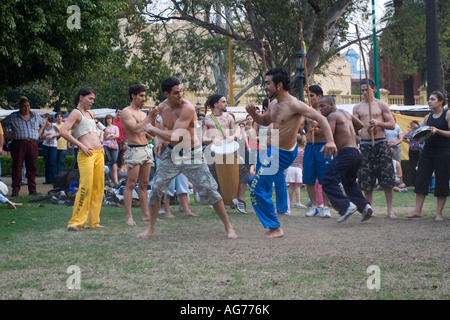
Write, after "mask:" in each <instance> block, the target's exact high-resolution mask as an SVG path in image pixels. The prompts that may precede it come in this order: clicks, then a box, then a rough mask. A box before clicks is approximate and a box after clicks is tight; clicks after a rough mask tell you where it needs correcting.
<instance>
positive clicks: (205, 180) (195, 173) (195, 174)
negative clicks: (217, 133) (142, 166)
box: [150, 144, 222, 205]
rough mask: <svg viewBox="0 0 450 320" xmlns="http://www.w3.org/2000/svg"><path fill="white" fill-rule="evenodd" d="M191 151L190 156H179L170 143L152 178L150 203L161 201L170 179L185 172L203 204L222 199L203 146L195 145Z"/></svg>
mask: <svg viewBox="0 0 450 320" xmlns="http://www.w3.org/2000/svg"><path fill="white" fill-rule="evenodd" d="M183 151H184V150H183ZM190 151H191V155H190V157H188V158H186V157H185V156H184V157H183V156H180V157H177V155H176V153H177V152H176V150H174V147H173V146H172V145H170V144H169V145H168V146H167V148H166V150H165V151H164V152H163V154H162V155H161V157H160V160H161V162H160V164H159V166H158V168H157V169H156V174H155V176H154V178H153V180H152V192H151V195H150V205H153V204H157V203H160V202H161V198H162V197H163V195H164V193H165V192H166V190H167V187H168V186H169V184H170V181H171V180H172V179H173V178H175V177H176V176H177V175H178V174H180V173H183V174H184V175H185V176H186V177H187V178H188V180H189V181H190V182H191V183H192V184H193V185H194V187H195V189H196V190H197V192H198V194H199V196H200V200H201V202H202V203H203V204H212V203H216V202H218V201H220V200H222V196H221V195H220V193H219V192H218V191H217V183H216V180H215V179H214V177H213V176H212V174H211V173H210V172H209V169H208V166H207V165H206V162H205V161H204V160H203V152H202V148H201V146H197V147H194V148H192V149H191V150H190ZM174 159H175V162H174ZM177 160H179V161H177ZM197 162H200V163H197Z"/></svg>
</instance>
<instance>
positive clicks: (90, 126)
mask: <svg viewBox="0 0 450 320" xmlns="http://www.w3.org/2000/svg"><path fill="white" fill-rule="evenodd" d="M75 109H77V110H78V111H80V113H81V121H80V123H79V124H78V125H77V126H76V127H73V128H72V135H73V136H74V137H75V139H78V138H80V137H81V136H84V135H85V134H88V133H89V132H95V133H97V124H96V123H95V119H94V118H92V119H89V118H87V117H85V115H84V114H83V112H81V110H80V109H78V108H75ZM89 115H90V116H91V117H92V115H91V113H89Z"/></svg>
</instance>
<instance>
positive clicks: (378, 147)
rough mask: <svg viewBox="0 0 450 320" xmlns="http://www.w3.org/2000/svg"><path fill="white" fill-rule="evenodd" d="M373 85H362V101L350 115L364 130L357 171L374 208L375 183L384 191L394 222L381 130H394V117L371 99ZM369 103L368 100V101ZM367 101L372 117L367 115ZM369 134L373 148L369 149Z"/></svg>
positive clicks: (387, 157)
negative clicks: (359, 122)
mask: <svg viewBox="0 0 450 320" xmlns="http://www.w3.org/2000/svg"><path fill="white" fill-rule="evenodd" d="M375 90H376V88H375V84H374V82H373V81H372V80H369V86H368V85H367V83H366V80H365V79H363V80H362V81H361V92H362V93H363V95H364V100H363V101H361V102H360V103H358V104H357V105H355V106H354V107H353V115H354V116H355V117H356V118H358V119H359V120H361V121H362V123H363V124H364V128H363V129H362V130H361V131H360V137H361V142H360V149H361V152H362V154H363V161H362V164H361V168H360V169H359V171H358V181H359V185H360V187H361V189H362V190H364V195H365V197H366V199H367V200H369V202H370V203H371V204H372V205H373V203H372V201H373V189H374V188H375V183H376V180H377V179H378V183H379V185H380V187H381V188H383V189H384V194H385V196H386V204H387V216H388V217H389V218H392V219H393V218H396V216H395V215H394V213H393V212H392V201H393V198H394V186H395V175H394V167H393V164H392V155H391V149H390V148H389V144H388V142H387V140H386V136H385V134H384V129H389V130H393V129H394V128H395V121H394V117H393V116H392V115H391V111H390V110H389V106H388V105H387V104H386V103H385V102H383V101H381V100H378V99H375V97H374V96H373V94H374V92H375ZM369 99H370V100H369ZM369 101H370V106H371V111H372V116H371V117H370V114H369ZM372 133H373V137H374V142H375V143H374V146H372Z"/></svg>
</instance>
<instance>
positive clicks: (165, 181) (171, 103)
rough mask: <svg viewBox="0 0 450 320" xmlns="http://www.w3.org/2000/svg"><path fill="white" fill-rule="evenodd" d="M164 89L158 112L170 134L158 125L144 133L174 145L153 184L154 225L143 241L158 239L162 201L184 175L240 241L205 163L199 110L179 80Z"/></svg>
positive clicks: (172, 80)
mask: <svg viewBox="0 0 450 320" xmlns="http://www.w3.org/2000/svg"><path fill="white" fill-rule="evenodd" d="M161 89H162V92H163V93H164V96H165V97H166V100H165V101H163V102H162V103H160V104H159V106H158V107H157V108H158V111H159V114H160V115H161V117H162V120H163V122H164V126H165V127H166V128H167V130H161V129H159V128H157V127H156V126H155V121H152V122H151V123H150V124H147V125H146V126H145V128H143V130H144V131H146V132H148V133H150V134H151V135H153V136H159V137H160V138H161V139H163V140H166V141H170V144H169V145H168V146H167V148H166V150H165V151H164V152H163V153H162V154H161V162H160V165H159V166H158V168H157V169H156V173H155V176H154V177H153V180H152V192H151V196H150V225H149V227H148V229H147V230H146V231H145V232H143V233H142V234H140V235H139V237H141V238H145V237H149V236H152V235H154V233H155V224H156V220H157V218H158V212H159V209H160V206H161V197H162V196H163V194H164V193H165V192H166V190H167V187H168V186H169V183H170V181H171V180H172V179H173V178H174V177H176V176H177V175H178V174H179V173H181V172H182V173H184V175H185V176H186V177H187V178H188V179H189V181H190V182H192V184H193V185H194V188H195V189H196V190H197V192H198V193H199V196H200V199H201V200H202V201H204V202H205V203H212V204H213V208H214V210H215V211H216V213H217V215H218V216H219V218H220V219H221V220H222V222H223V224H224V226H225V231H226V233H227V236H228V239H236V238H237V235H236V233H235V232H234V229H233V226H232V225H231V223H230V221H229V219H228V215H227V212H226V210H225V206H224V204H223V200H222V197H221V195H220V193H219V192H218V191H217V183H216V181H215V180H214V178H213V176H212V175H211V173H210V172H209V169H208V166H207V165H206V163H205V162H204V160H203V152H202V147H201V145H200V142H199V138H198V135H197V115H196V112H195V107H194V106H193V105H192V103H190V102H189V101H187V100H185V99H183V89H182V86H181V84H180V81H179V80H178V79H176V78H173V77H169V78H166V79H164V80H163V81H162V83H161Z"/></svg>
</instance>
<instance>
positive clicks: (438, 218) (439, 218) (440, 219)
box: [434, 216, 444, 221]
mask: <svg viewBox="0 0 450 320" xmlns="http://www.w3.org/2000/svg"><path fill="white" fill-rule="evenodd" d="M434 221H444V218H443V217H442V216H436V219H434Z"/></svg>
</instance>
